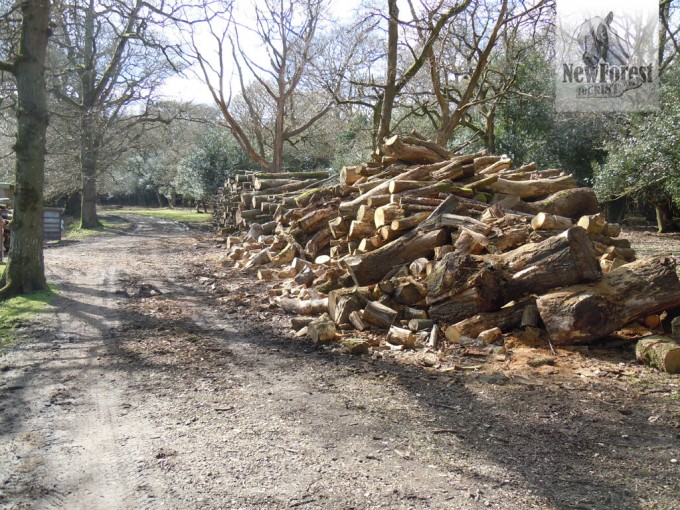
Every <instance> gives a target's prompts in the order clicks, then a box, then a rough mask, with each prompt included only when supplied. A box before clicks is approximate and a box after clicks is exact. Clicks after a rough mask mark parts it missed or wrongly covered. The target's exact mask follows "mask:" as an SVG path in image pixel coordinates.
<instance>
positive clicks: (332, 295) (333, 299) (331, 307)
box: [328, 287, 372, 324]
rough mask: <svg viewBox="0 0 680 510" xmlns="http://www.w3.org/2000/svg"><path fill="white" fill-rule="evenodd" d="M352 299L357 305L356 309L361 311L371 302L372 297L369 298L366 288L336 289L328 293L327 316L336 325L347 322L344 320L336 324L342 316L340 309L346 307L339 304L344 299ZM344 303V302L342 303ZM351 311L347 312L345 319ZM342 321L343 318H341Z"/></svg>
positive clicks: (369, 294)
mask: <svg viewBox="0 0 680 510" xmlns="http://www.w3.org/2000/svg"><path fill="white" fill-rule="evenodd" d="M348 297H350V298H352V299H354V300H355V301H356V303H357V304H358V305H359V307H358V308H357V309H363V308H364V307H365V306H366V304H367V303H368V302H369V301H371V299H372V296H371V291H370V289H369V288H368V287H354V288H345V289H337V290H333V291H331V292H329V294H328V314H329V315H330V317H331V319H333V320H334V321H335V322H336V323H338V324H342V323H344V322H347V321H346V320H344V322H338V321H339V318H341V316H343V313H344V312H343V311H342V309H343V308H344V307H346V306H347V305H345V304H342V305H341V304H340V303H341V301H343V300H345V298H348ZM343 303H344V301H343ZM350 313H351V311H349V312H347V313H346V314H345V315H346V316H347V318H349V314H350ZM342 318H343V319H344V317H342Z"/></svg>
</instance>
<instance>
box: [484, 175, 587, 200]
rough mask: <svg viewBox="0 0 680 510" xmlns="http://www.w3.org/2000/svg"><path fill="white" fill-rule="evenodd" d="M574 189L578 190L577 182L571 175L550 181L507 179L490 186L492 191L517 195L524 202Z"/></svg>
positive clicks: (549, 179)
mask: <svg viewBox="0 0 680 510" xmlns="http://www.w3.org/2000/svg"><path fill="white" fill-rule="evenodd" d="M573 188H576V180H575V179H574V177H573V176H571V175H565V176H563V177H554V178H548V179H535V180H531V181H509V180H506V179H498V180H497V181H496V182H494V183H493V184H491V185H489V186H488V189H489V190H491V191H494V192H496V193H506V194H508V195H516V196H518V197H520V198H521V199H522V200H526V199H540V198H545V197H548V196H549V195H552V194H554V193H556V192H558V191H563V190H568V189H573Z"/></svg>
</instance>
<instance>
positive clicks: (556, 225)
mask: <svg viewBox="0 0 680 510" xmlns="http://www.w3.org/2000/svg"><path fill="white" fill-rule="evenodd" d="M570 227H571V219H570V218H565V217H564V216H555V215H554V214H550V213H545V212H540V213H538V214H537V215H536V216H534V218H533V219H532V220H531V228H533V229H534V230H566V229H568V228H570ZM579 227H583V225H581V224H580V222H579ZM584 228H585V227H584ZM586 230H587V229H586Z"/></svg>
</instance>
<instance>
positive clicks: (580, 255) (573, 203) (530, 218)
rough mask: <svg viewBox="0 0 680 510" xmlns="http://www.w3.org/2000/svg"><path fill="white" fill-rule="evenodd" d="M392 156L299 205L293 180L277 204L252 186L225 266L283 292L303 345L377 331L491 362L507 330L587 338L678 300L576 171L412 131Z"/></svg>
mask: <svg viewBox="0 0 680 510" xmlns="http://www.w3.org/2000/svg"><path fill="white" fill-rule="evenodd" d="M383 150H384V153H385V154H386V156H385V157H384V158H383V160H382V164H366V165H360V166H351V167H344V168H343V169H342V170H341V172H340V177H339V181H340V184H326V186H315V187H314V188H313V191H311V192H306V193H303V194H301V195H300V194H298V195H295V194H293V193H292V192H291V193H290V194H289V192H290V190H291V188H285V186H289V185H290V182H291V179H287V182H286V184H281V185H280V186H278V187H277V188H275V189H276V190H277V193H279V195H277V198H276V201H275V202H274V201H273V200H274V199H272V198H270V197H269V195H267V194H266V193H263V192H262V191H263V190H264V189H271V188H263V187H262V185H258V180H257V179H258V177H257V176H256V175H254V176H252V179H253V188H256V189H255V190H254V191H249V190H243V191H242V192H241V199H240V204H241V205H240V206H239V208H238V209H237V210H236V212H235V217H236V218H235V219H236V224H237V225H239V226H242V225H243V224H244V223H248V224H249V228H248V230H247V231H243V232H242V233H241V234H240V235H238V236H231V237H228V238H227V247H228V249H229V253H228V254H227V261H228V262H229V263H233V264H234V265H235V266H236V267H239V268H244V269H251V270H253V271H257V277H258V278H259V279H261V280H266V281H272V282H274V283H273V286H272V288H271V289H270V291H269V292H270V296H271V298H272V299H273V300H275V301H276V302H277V303H278V304H279V306H280V307H281V308H283V309H284V310H286V311H287V312H290V313H293V314H296V315H302V316H303V317H296V318H295V319H294V321H293V326H294V327H295V328H296V329H299V330H300V331H299V334H300V335H301V336H302V335H307V336H309V337H310V338H312V339H313V340H315V341H328V340H333V339H339V340H342V341H343V342H345V343H347V344H348V345H350V346H352V348H354V346H356V345H359V346H361V345H362V343H361V341H359V340H356V337H357V333H356V331H355V330H358V331H367V330H368V331H375V330H380V331H384V332H385V333H386V336H385V337H384V338H385V340H386V341H387V342H388V343H389V344H391V345H398V346H405V347H409V348H411V347H421V348H426V349H427V348H429V349H436V348H440V349H442V348H444V349H445V348H447V347H450V346H452V345H454V344H455V345H471V346H476V347H479V348H486V349H488V351H489V352H493V349H494V345H496V346H498V345H502V342H503V339H504V335H506V334H508V333H510V332H514V334H515V335H518V334H519V335H522V334H524V335H529V336H535V337H537V338H540V337H541V336H543V337H544V338H546V341H547V342H549V343H550V344H551V346H556V345H567V344H583V343H590V342H593V341H595V340H597V339H600V338H603V337H605V336H608V335H610V334H611V333H613V332H615V331H617V330H619V329H621V328H622V327H623V326H625V325H627V324H628V323H631V322H632V321H636V320H645V319H647V320H648V321H652V322H654V318H655V317H656V318H658V317H659V315H660V314H661V313H662V312H664V311H666V310H670V309H671V308H673V307H677V306H679V305H680V281H679V280H678V276H677V274H676V268H675V260H674V259H672V258H671V257H670V256H657V257H652V258H647V259H644V260H637V261H636V260H635V252H634V251H633V250H632V249H631V247H630V244H629V242H628V241H627V240H625V239H620V238H619V237H618V236H619V233H620V231H621V229H620V227H619V226H618V225H616V224H609V223H607V222H606V220H605V218H604V217H603V216H602V215H601V214H598V210H599V205H598V202H597V199H596V197H595V195H594V193H593V191H592V190H591V189H590V188H580V187H577V184H576V182H575V180H574V178H573V177H572V176H571V175H565V174H564V173H563V172H560V171H558V170H539V169H537V168H536V165H534V164H528V165H524V166H521V167H519V168H512V166H513V165H512V161H511V160H510V159H509V158H507V157H504V156H491V155H487V154H486V153H484V152H480V153H476V154H466V155H453V154H449V153H448V152H447V151H446V150H444V149H443V148H441V147H439V146H436V145H435V144H433V143H431V142H427V141H423V140H421V139H419V138H413V137H393V138H391V139H389V140H387V141H386V143H385V146H384V147H383ZM320 177H322V176H321V175H314V177H309V178H310V179H311V178H320ZM238 178H239V176H237V179H238ZM267 178H268V179H275V178H274V177H267ZM277 178H278V177H277ZM293 182H296V183H297V182H300V183H302V182H305V181H293ZM295 185H297V184H295ZM295 185H294V186H295ZM284 189H285V191H284ZM298 189H300V188H298ZM283 193H285V195H284V196H282V194H283ZM259 197H262V198H259ZM265 197H266V198H265ZM258 200H261V201H259V202H258ZM270 201H272V202H270ZM244 203H248V204H249V205H248V207H249V208H248V209H246V208H245V207H244V206H243V204H244ZM263 203H272V206H271V208H269V209H263V208H261V207H257V206H258V205H260V206H261V205H262V204H263ZM249 211H256V212H254V213H252V216H251V215H250V214H249ZM656 324H658V321H657V323H656ZM358 336H361V335H358ZM349 337H352V338H349ZM650 344H651V345H652V346H653V350H654V352H652V353H651V354H650V352H647V351H645V352H643V353H641V354H640V357H641V359H642V358H644V359H647V360H648V361H649V360H652V362H653V363H654V364H656V365H657V366H659V367H661V368H664V369H669V367H668V366H665V365H664V363H665V364H670V365H673V363H675V366H677V365H680V360H679V359H678V358H679V357H680V348H678V346H677V345H676V344H674V343H672V342H671V343H668V342H665V341H662V342H659V341H656V342H652V343H650ZM650 349H651V348H650ZM669 353H670V354H669ZM669 356H670V357H669ZM658 360H662V361H658ZM664 360H665V361H664ZM673 360H675V361H673ZM670 369H671V370H672V366H671V367H670Z"/></svg>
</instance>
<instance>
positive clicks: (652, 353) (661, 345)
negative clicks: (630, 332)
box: [635, 335, 680, 374]
mask: <svg viewBox="0 0 680 510" xmlns="http://www.w3.org/2000/svg"><path fill="white" fill-rule="evenodd" d="M635 357H636V358H637V359H638V361H640V362H642V363H645V364H646V365H649V366H652V367H654V368H658V369H659V370H661V371H663V372H667V373H669V374H678V373H680V345H679V344H678V343H676V342H675V341H674V340H672V339H670V338H668V337H665V336H661V335H652V336H648V337H645V338H643V339H642V340H638V343H637V344H636V346H635Z"/></svg>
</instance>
